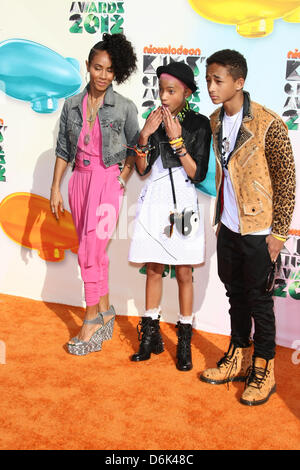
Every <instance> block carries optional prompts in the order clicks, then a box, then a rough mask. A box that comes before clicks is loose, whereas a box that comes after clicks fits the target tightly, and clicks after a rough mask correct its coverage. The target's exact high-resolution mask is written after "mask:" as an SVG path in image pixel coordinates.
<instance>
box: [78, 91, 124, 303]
mask: <svg viewBox="0 0 300 470" xmlns="http://www.w3.org/2000/svg"><path fill="white" fill-rule="evenodd" d="M87 96H88V95H86V96H85V97H84V100H83V127H82V130H81V133H80V136H79V140H78V146H77V155H76V160H75V169H74V172H73V174H72V176H71V178H70V181H69V204H70V208H71V212H72V216H73V220H74V224H75V227H76V231H77V235H78V239H79V249H78V263H79V266H80V269H81V276H82V279H83V281H84V291H85V300H86V305H96V304H97V303H98V302H99V298H100V297H102V296H104V295H106V294H107V293H108V265H109V260H108V256H107V253H106V247H107V244H108V242H109V239H110V237H111V236H112V234H113V231H114V229H115V226H116V223H117V220H118V215H119V209H120V205H121V201H122V197H123V189H122V188H121V186H120V183H119V181H118V180H117V176H118V175H119V174H120V169H119V166H118V165H112V166H110V167H108V168H106V167H105V165H104V163H103V161H102V135H101V128H100V123H99V118H98V116H97V119H96V121H95V123H94V126H93V129H92V130H91V131H89V126H88V123H87V121H86V111H87ZM100 112H101V111H100ZM87 134H90V141H89V143H88V144H87V145H85V144H84V136H85V135H87ZM83 160H89V161H90V164H89V165H88V166H85V165H84V163H83Z"/></svg>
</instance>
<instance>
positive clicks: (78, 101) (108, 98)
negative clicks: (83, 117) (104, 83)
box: [72, 84, 115, 109]
mask: <svg viewBox="0 0 300 470" xmlns="http://www.w3.org/2000/svg"><path fill="white" fill-rule="evenodd" d="M88 91H89V84H87V86H86V87H85V88H84V89H83V90H82V91H81V92H80V93H78V94H77V95H75V96H72V102H73V103H72V107H73V108H76V107H77V106H78V107H79V108H80V109H82V102H83V98H84V97H85V95H86V94H87V93H88ZM103 104H104V106H114V105H115V95H114V90H113V86H112V85H109V87H108V88H107V90H106V93H105V96H104V103H103Z"/></svg>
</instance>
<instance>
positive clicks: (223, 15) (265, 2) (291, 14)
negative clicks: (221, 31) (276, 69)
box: [188, 0, 300, 38]
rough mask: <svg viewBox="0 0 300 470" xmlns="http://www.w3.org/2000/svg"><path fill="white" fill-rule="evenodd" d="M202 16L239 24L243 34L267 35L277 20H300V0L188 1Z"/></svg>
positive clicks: (216, 20) (252, 36) (218, 21)
mask: <svg viewBox="0 0 300 470" xmlns="http://www.w3.org/2000/svg"><path fill="white" fill-rule="evenodd" d="M188 2H189V4H190V5H191V7H192V8H193V9H194V10H195V11H196V12H197V13H198V14H199V15H200V16H202V17H203V18H206V19H208V20H210V21H214V22H216V23H222V24H228V25H236V30H237V32H238V33H239V34H240V35H241V36H244V37H248V38H257V37H264V36H267V35H268V34H270V33H271V32H272V31H273V23H274V20H276V19H279V18H283V19H284V20H285V21H287V22H295V23H299V22H300V0H188Z"/></svg>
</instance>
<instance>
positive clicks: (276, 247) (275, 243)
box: [266, 235, 285, 262]
mask: <svg viewBox="0 0 300 470" xmlns="http://www.w3.org/2000/svg"><path fill="white" fill-rule="evenodd" d="M266 242H267V245H268V250H269V254H270V258H271V261H272V262H274V261H276V260H277V257H278V255H279V253H280V251H281V250H282V248H283V245H284V243H285V242H283V241H281V240H277V238H275V237H273V235H268V236H267V237H266Z"/></svg>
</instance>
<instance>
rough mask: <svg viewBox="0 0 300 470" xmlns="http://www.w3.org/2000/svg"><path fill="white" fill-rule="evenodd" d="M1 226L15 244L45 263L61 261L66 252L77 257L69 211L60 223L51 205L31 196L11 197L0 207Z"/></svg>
mask: <svg viewBox="0 0 300 470" xmlns="http://www.w3.org/2000/svg"><path fill="white" fill-rule="evenodd" d="M0 225H1V226H2V229H3V230H4V232H5V233H6V235H7V236H8V237H9V238H11V239H12V240H13V241H14V242H16V243H19V244H20V245H22V246H24V247H26V248H31V249H34V250H37V251H38V254H39V256H40V257H41V258H42V259H44V260H45V261H54V262H57V261H62V260H63V259H64V256H65V250H71V251H72V252H73V253H77V250H78V238H77V234H76V230H75V227H74V224H73V219H72V215H71V213H70V212H69V211H66V210H65V211H64V213H60V217H59V220H56V218H55V217H54V216H53V214H52V212H51V210H50V201H49V199H46V198H44V197H42V196H38V195H37V194H31V193H13V194H10V195H9V196H7V197H5V198H4V199H3V200H2V202H1V203H0Z"/></svg>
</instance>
